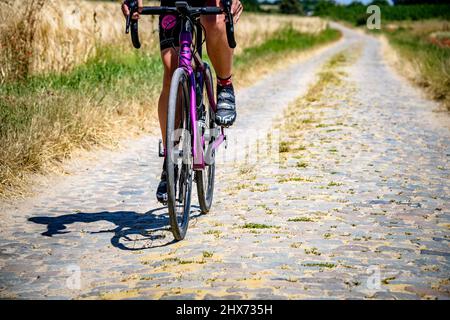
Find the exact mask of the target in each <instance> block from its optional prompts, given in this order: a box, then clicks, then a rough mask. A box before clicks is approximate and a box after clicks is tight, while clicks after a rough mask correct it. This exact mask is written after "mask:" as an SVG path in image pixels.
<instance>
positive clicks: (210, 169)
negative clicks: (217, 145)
mask: <svg viewBox="0 0 450 320" xmlns="http://www.w3.org/2000/svg"><path fill="white" fill-rule="evenodd" d="M208 88H210V90H211V93H212V96H213V99H214V97H215V96H214V82H213V77H212V73H211V69H210V67H209V65H208V64H207V63H205V73H204V84H203V101H204V104H203V107H204V111H205V114H206V117H205V118H206V119H205V120H206V121H205V125H206V128H205V129H206V130H208V129H209V130H210V131H211V129H214V128H216V124H215V122H214V110H213V109H212V107H211V105H210V104H209V99H208V97H207V90H208ZM210 137H211V139H210V140H209V141H205V145H204V146H203V151H204V154H205V156H206V157H209V159H208V160H207V161H205V162H206V166H205V169H203V170H199V171H196V184H197V195H198V202H199V205H200V211H201V212H202V213H203V214H206V213H208V212H209V210H210V209H211V205H212V201H213V195H214V176H215V172H216V163H215V159H214V157H215V152H214V150H212V145H213V142H214V137H213V136H210Z"/></svg>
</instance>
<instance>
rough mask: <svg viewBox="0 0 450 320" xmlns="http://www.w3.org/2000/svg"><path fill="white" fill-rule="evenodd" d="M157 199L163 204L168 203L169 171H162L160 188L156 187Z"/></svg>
mask: <svg viewBox="0 0 450 320" xmlns="http://www.w3.org/2000/svg"><path fill="white" fill-rule="evenodd" d="M156 199H157V200H158V201H159V202H161V203H162V204H164V205H165V204H167V172H166V170H163V172H162V173H161V181H160V182H159V185H158V189H156Z"/></svg>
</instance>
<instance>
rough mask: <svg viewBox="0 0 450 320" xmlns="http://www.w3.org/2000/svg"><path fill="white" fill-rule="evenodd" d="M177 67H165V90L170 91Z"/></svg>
mask: <svg viewBox="0 0 450 320" xmlns="http://www.w3.org/2000/svg"><path fill="white" fill-rule="evenodd" d="M175 69H176V67H174V66H171V65H169V66H167V65H164V75H163V90H169V88H170V81H171V80H172V76H173V73H174V72H175Z"/></svg>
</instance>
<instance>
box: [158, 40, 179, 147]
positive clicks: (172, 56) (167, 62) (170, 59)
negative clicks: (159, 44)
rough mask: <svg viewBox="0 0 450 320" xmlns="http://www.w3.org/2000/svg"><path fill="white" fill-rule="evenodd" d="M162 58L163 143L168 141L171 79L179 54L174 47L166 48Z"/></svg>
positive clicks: (161, 107) (159, 116)
mask: <svg viewBox="0 0 450 320" xmlns="http://www.w3.org/2000/svg"><path fill="white" fill-rule="evenodd" d="M161 59H162V62H163V64H164V76H163V88H162V90H161V95H160V96H159V101H158V118H159V126H160V128H161V136H162V139H163V145H165V143H166V124H167V105H168V103H169V91H170V81H171V80H172V75H173V73H174V71H175V69H176V68H177V66H178V55H177V53H176V52H175V50H174V49H172V48H169V49H164V50H162V51H161Z"/></svg>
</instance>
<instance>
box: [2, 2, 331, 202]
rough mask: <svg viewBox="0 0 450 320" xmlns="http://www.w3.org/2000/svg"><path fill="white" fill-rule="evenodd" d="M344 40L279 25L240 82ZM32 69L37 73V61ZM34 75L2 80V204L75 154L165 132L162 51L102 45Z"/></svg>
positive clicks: (244, 63)
mask: <svg viewBox="0 0 450 320" xmlns="http://www.w3.org/2000/svg"><path fill="white" fill-rule="evenodd" d="M105 5H106V4H105ZM272 19H275V18H273V17H272ZM122 22H123V21H122V20H120V23H121V26H122ZM308 23H310V22H308ZM321 25H322V24H321ZM24 26H25V27H27V26H30V24H25V25H24ZM35 36H36V35H35ZM35 36H33V37H34V39H36V38H35ZM153 36H155V35H153ZM338 38H339V33H338V32H336V31H333V30H329V29H325V30H320V29H318V30H315V34H306V33H302V32H299V31H298V30H297V29H295V28H294V27H293V26H292V24H287V25H286V24H280V25H279V29H278V30H275V31H271V32H270V33H268V34H267V35H266V36H265V38H262V39H260V40H259V41H258V42H256V44H255V45H253V46H246V47H245V48H244V49H241V52H240V53H238V54H237V56H236V69H235V77H236V78H238V77H240V76H241V75H244V74H247V75H248V74H249V67H250V66H251V67H252V69H251V70H252V71H257V70H256V69H257V68H258V66H260V65H265V64H267V63H268V62H270V61H272V60H276V59H280V58H282V57H284V56H285V55H286V54H288V53H292V52H294V51H303V50H306V49H310V48H312V47H315V46H318V45H321V44H325V43H327V42H330V41H333V40H336V39H338ZM127 41H129V40H128V39H127ZM127 44H128V43H127ZM23 47H24V48H30V47H31V48H33V47H34V46H32V45H30V46H23ZM55 49H56V48H53V50H55ZM1 53H4V52H0V54H1ZM3 59H5V56H3ZM27 61H28V62H27V63H29V66H33V56H32V54H31V55H30V60H27ZM33 70H34V69H33V67H30V68H28V70H27V71H26V72H24V71H20V72H18V73H17V74H16V73H12V74H10V77H8V78H6V77H3V78H2V79H1V80H2V81H1V82H2V85H1V86H0V122H1V124H2V125H1V127H0V146H1V148H0V196H7V195H8V196H10V195H19V194H20V193H21V192H22V191H25V190H26V189H25V188H23V186H24V185H25V184H24V182H25V181H27V177H28V176H29V174H30V173H48V172H52V171H54V170H58V169H59V168H60V163H61V161H62V160H64V159H67V158H69V157H70V156H71V154H72V153H73V151H74V150H77V149H90V148H92V147H96V146H101V147H105V146H114V145H115V144H117V142H118V141H120V140H121V139H123V138H127V137H130V136H133V135H137V134H140V133H142V132H149V131H154V132H158V130H159V129H158V126H157V125H156V102H157V99H158V95H159V92H160V89H161V84H160V83H161V76H162V65H161V62H160V58H159V53H158V52H157V51H155V50H147V51H146V50H139V51H137V50H131V49H130V48H129V44H128V46H127V47H125V46H123V45H122V44H121V43H110V44H107V43H102V44H101V45H97V46H96V47H95V50H94V53H93V54H92V55H91V56H90V57H88V58H87V60H86V62H84V63H78V64H74V65H73V66H71V67H70V68H68V69H67V70H66V71H61V70H59V69H58V68H57V69H56V70H54V71H52V68H51V67H50V68H48V69H46V70H47V71H45V72H33ZM3 75H5V73H3ZM255 80H258V79H257V78H255V79H253V81H255Z"/></svg>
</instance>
